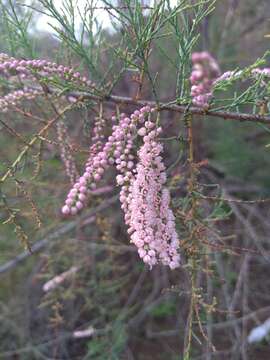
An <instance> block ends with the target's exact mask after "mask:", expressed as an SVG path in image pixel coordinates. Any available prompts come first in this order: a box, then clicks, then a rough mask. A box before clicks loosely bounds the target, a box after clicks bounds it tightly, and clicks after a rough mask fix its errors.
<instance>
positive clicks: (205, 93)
mask: <svg viewBox="0 0 270 360" xmlns="http://www.w3.org/2000/svg"><path fill="white" fill-rule="evenodd" d="M192 64H193V67H192V73H191V76H190V82H191V85H192V86H191V96H192V103H193V105H195V106H200V107H207V106H208V103H209V101H210V99H211V98H212V88H213V84H214V82H215V80H216V79H217V77H218V76H219V75H220V69H219V66H218V63H217V61H216V60H215V59H214V58H213V57H212V55H210V54H209V52H207V51H203V52H195V53H193V54H192Z"/></svg>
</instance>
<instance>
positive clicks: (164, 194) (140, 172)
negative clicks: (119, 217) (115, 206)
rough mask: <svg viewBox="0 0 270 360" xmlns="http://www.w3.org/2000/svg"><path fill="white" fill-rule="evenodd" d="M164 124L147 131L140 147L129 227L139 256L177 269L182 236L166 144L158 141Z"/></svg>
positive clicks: (143, 132) (131, 198)
mask: <svg viewBox="0 0 270 360" xmlns="http://www.w3.org/2000/svg"><path fill="white" fill-rule="evenodd" d="M160 131H161V128H158V129H154V130H151V131H150V132H149V134H145V132H146V129H145V128H144V129H143V130H142V131H141V134H142V135H143V134H145V135H144V136H143V141H144V143H143V145H142V147H141V148H140V150H139V151H138V156H139V161H138V164H137V166H136V173H135V176H134V179H133V180H132V182H131V185H130V203H129V206H128V212H129V215H130V217H129V229H128V232H129V233H130V234H131V241H132V242H133V243H134V244H135V245H136V246H137V247H138V252H139V256H140V257H141V258H142V259H143V261H144V262H145V263H147V264H149V265H150V267H152V266H153V265H155V264H157V263H162V264H163V265H169V266H170V268H171V269H174V268H176V267H178V266H179V264H180V256H179V253H178V250H179V239H178V235H177V233H176V229H175V218H174V215H173V212H172V210H171V209H170V194H169V191H168V189H167V188H166V187H165V182H166V172H165V166H164V164H163V161H162V157H161V152H162V150H163V148H162V145H161V144H160V143H158V142H157V141H156V137H157V136H158V134H159V133H160Z"/></svg>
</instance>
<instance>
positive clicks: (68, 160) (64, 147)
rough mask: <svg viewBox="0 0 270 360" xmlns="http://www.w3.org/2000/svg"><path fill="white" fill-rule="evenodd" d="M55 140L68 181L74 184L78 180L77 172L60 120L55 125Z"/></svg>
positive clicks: (64, 128) (66, 135)
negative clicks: (57, 143) (56, 139)
mask: <svg viewBox="0 0 270 360" xmlns="http://www.w3.org/2000/svg"><path fill="white" fill-rule="evenodd" d="M56 127H57V138H58V142H59V146H60V155H61V159H62V162H63V164H64V166H65V170H66V174H67V176H68V177H69V179H70V182H71V184H74V183H75V181H76V179H77V178H78V171H77V168H76V164H75V159H74V157H73V154H72V151H71V144H70V138H69V136H68V132H67V128H66V125H65V123H64V122H63V121H62V120H60V121H59V122H58V123H57V125H56Z"/></svg>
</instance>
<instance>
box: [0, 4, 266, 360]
mask: <svg viewBox="0 0 270 360" xmlns="http://www.w3.org/2000/svg"><path fill="white" fill-rule="evenodd" d="M189 3H191V4H194V3H196V1H189ZM64 4H65V6H64ZM72 4H75V2H72V1H66V2H63V3H62V10H61V9H60V8H61V6H60V5H59V3H58V1H49V0H48V1H47V0H40V1H36V2H33V3H30V2H25V3H23V1H20V2H19V1H12V0H7V1H3V0H2V1H1V2H0V52H5V53H8V54H9V55H10V56H14V57H17V58H27V59H28V58H44V59H48V60H52V61H56V62H57V63H60V64H64V65H73V66H74V67H76V69H78V70H79V71H81V72H82V73H83V74H84V75H85V76H87V77H89V78H90V79H92V80H94V81H95V82H96V83H97V85H98V87H100V88H101V87H103V88H104V89H106V91H107V92H109V93H110V92H112V93H114V94H117V95H123V96H131V97H132V96H134V94H135V93H136V90H137V82H136V79H135V77H134V76H135V75H136V74H137V70H136V67H134V64H133V65H132V63H131V64H130V66H126V65H125V64H128V61H127V60H128V58H129V56H130V57H132V56H133V55H134V53H133V52H132V51H133V46H134V43H133V44H132V36H133V34H132V33H131V34H130V36H128V29H124V28H123V27H121V26H120V25H119V24H118V23H117V21H116V20H115V18H114V17H113V16H112V15H111V14H110V13H109V15H107V18H106V19H110V20H111V21H112V22H111V24H110V25H108V26H106V27H103V26H102V21H103V22H104V21H105V20H104V19H105V18H104V12H105V11H104V10H100V11H99V12H98V13H97V15H96V18H94V16H92V17H90V16H89V13H88V16H89V18H86V17H85V18H84V14H85V12H84V10H85V8H84V7H83V5H81V4H80V3H78V4H79V9H80V10H81V12H80V11H77V10H76V11H75V13H76V14H74V19H73V18H72V12H73V10H72ZM125 4H126V2H125V1H123V2H121V1H120V2H119V6H124V5H125ZM24 5H27V6H24ZM91 5H92V6H96V7H102V6H108V4H107V2H104V3H101V2H98V3H97V4H94V3H91ZM144 5H146V4H145V3H144ZM209 6H210V5H209ZM44 12H46V13H49V14H50V15H51V16H53V18H54V20H53V18H49V20H48V21H49V22H51V24H52V26H53V27H54V29H51V31H42V27H45V28H46V29H47V28H48V26H47V25H46V26H45V18H44V15H43V13H44ZM58 12H59V13H58ZM64 13H65V14H66V16H63V14H64ZM59 14H60V15H61V14H62V15H61V16H60V17H59ZM110 15H111V18H110ZM185 15H186V19H185V18H181V16H182V15H181V14H180V15H179V19H178V21H179V24H180V25H179V26H180V28H181V26H182V28H183V29H185V21H186V22H188V21H189V20H192V16H193V14H192V13H186V14H185V13H184V16H185ZM147 16H148V13H147V11H146V12H145V14H144V17H145V19H147ZM55 19H58V22H57V21H55ZM73 20H74V21H75V23H76V24H75V25H74V24H73ZM83 24H87V27H85V26H84V25H83ZM106 24H107V22H106ZM167 26H168V25H166V26H165V27H164V28H163V29H162V34H163V35H162V36H160V37H158V38H157V39H155V43H154V45H153V49H152V51H153V54H154V56H153V55H150V57H149V63H148V64H149V71H150V72H151V74H153V78H154V76H155V74H158V76H157V79H155V81H154V83H155V89H156V92H157V94H156V95H157V96H158V98H159V99H161V100H163V101H167V100H168V99H171V98H174V96H175V91H176V86H175V67H174V64H173V62H174V59H177V57H178V56H179V52H178V41H179V39H178V37H177V36H175V35H172V36H170V37H168V36H167V35H166V34H167V33H169V32H170V31H171V30H170V27H169V26H168V28H167ZM183 31H184V30H183ZM196 31H197V33H198V34H199V35H200V36H199V37H198V39H197V41H196V42H194V46H193V48H192V51H202V50H207V51H209V52H210V53H211V54H213V55H214V56H215V57H216V59H217V60H218V62H219V64H220V67H221V69H222V72H224V71H226V70H232V69H237V68H243V67H245V66H249V65H251V64H252V63H254V62H255V61H256V60H257V59H258V58H259V57H261V56H262V55H263V54H264V53H265V52H266V51H267V50H268V49H269V42H270V37H267V36H266V35H268V34H270V4H269V1H268V0H225V1H217V2H216V3H215V5H214V8H213V10H212V11H211V12H209V14H207V15H206V16H205V17H203V19H202V20H201V21H200V22H198V25H197V30H196ZM82 33H84V37H82V38H80V36H81V34H82ZM186 38H187V37H186ZM190 50H191V49H190ZM134 51H135V50H134ZM138 53H139V50H138ZM181 56H184V55H183V54H182V55H181ZM188 56H189V55H188ZM133 59H134V58H133ZM123 64H124V65H123ZM267 65H268V66H270V65H269V64H267ZM267 65H266V66H267ZM190 70H191V65H190V64H189V62H187V63H186V68H185V69H184V74H183V76H184V77H185V78H186V79H188V76H189V74H190ZM243 86H244V85H243V84H240V85H239V86H238V87H237V88H233V89H229V90H228V92H227V94H226V95H227V98H232V97H233V96H234V95H235V93H236V92H237V91H242V89H243ZM188 89H189V88H188V86H187V90H185V91H186V93H184V94H182V96H186V95H187V92H188V91H189V90H188ZM7 90H8V86H7V84H6V83H5V82H1V83H0V91H1V95H4V94H5V93H6V92H7ZM152 90H153V89H152V85H151V82H150V81H149V79H148V80H145V82H144V84H143V88H142V94H141V96H142V98H144V99H151V100H153V99H155V94H154V93H153V91H152ZM218 96H219V94H217V98H218ZM63 102H64V100H63ZM96 109H97V108H96V104H94V103H92V102H91V101H89V102H87V103H83V104H80V105H78V106H77V107H76V108H75V109H73V110H72V111H70V112H69V113H68V114H66V116H65V122H66V124H67V127H68V131H69V135H70V137H71V144H72V151H73V154H74V156H75V158H76V162H77V164H78V167H79V170H80V171H81V170H82V169H83V163H84V160H85V159H86V156H87V151H88V147H89V142H90V134H91V132H90V130H91V126H92V125H93V119H94V117H95V116H96V111H97V110H96ZM241 109H243V110H247V111H248V110H249V109H250V107H249V105H248V104H244V105H243V107H242V108H241ZM23 110H24V112H25V113H27V112H31V114H33V115H34V116H38V117H39V118H42V119H43V118H44V119H48V118H50V117H51V116H53V109H52V108H51V107H50V106H49V105H48V103H47V102H46V101H45V100H37V101H34V102H31V103H25V104H24V106H23ZM116 110H117V109H116V108H115V106H113V105H112V104H108V105H107V106H106V109H105V110H104V116H105V118H106V119H110V116H111V114H112V113H114V112H115V111H116ZM120 110H121V111H125V112H127V113H129V114H130V113H131V112H132V111H133V110H135V107H134V106H126V105H120ZM0 119H2V120H3V121H4V122H5V123H7V124H10V125H11V126H12V127H13V128H15V129H16V131H17V132H18V133H20V134H23V137H24V139H26V140H27V139H30V138H31V136H33V134H35V132H36V131H37V128H38V125H39V123H38V122H37V123H34V119H33V118H31V117H27V116H23V115H22V114H21V113H19V112H17V111H14V112H8V113H4V114H0ZM181 120H182V119H181V116H180V115H179V114H177V113H170V112H164V113H163V126H164V129H165V131H164V133H165V134H166V136H168V137H169V136H174V135H177V134H178V132H179V131H180V134H181V135H183V136H184V133H185V126H184V124H183V121H181ZM108 121H109V120H108ZM194 138H195V161H196V162H198V163H200V162H202V163H203V162H205V165H203V166H202V167H201V168H200V175H199V177H198V182H199V183H200V186H202V188H203V189H205V191H207V194H208V195H211V196H219V195H222V197H224V198H231V199H236V200H237V199H243V200H246V201H249V200H253V199H259V198H267V197H270V180H269V179H268V177H269V167H270V156H269V149H270V147H267V145H268V143H269V142H270V141H269V128H268V127H267V126H266V125H262V124H254V123H246V122H245V123H241V122H236V121H224V120H223V119H219V118H214V117H207V116H204V117H203V118H202V117H198V118H197V117H196V116H195V117H194ZM49 139H50V141H47V142H46V141H45V142H42V143H41V144H42V145H40V146H42V151H40V150H39V149H38V148H35V149H33V152H32V153H31V154H30V155H29V156H28V157H26V158H25V160H24V163H23V164H22V165H21V167H20V168H19V169H18V171H17V173H16V179H17V180H19V184H18V183H15V182H12V181H10V182H7V183H6V184H3V185H1V194H2V195H1V208H0V219H1V226H0V254H1V255H0V277H1V287H0V318H1V328H0V358H1V359H23V360H24V359H25V360H28V359H74V360H75V359H93V360H106V359H112V360H118V359H119V360H120V359H127V360H128V359H131V360H132V359H136V360H150V359H155V360H163V359H171V360H174V359H182V357H181V355H180V354H181V353H182V349H183V346H184V338H185V336H186V331H187V330H186V321H187V314H188V309H189V295H190V294H189V290H190V288H189V286H190V285H189V279H188V275H187V271H186V270H187V266H188V265H187V264H188V263H187V262H185V260H184V259H186V256H187V254H184V253H183V267H181V268H180V270H179V269H178V270H175V271H169V270H168V269H167V268H164V267H162V266H156V267H155V268H154V269H152V270H151V271H150V270H149V269H148V268H147V267H146V266H144V264H143V263H142V262H141V261H140V260H139V257H138V255H137V252H136V249H134V247H132V246H131V245H130V244H129V238H128V235H127V234H126V229H125V225H124V222H123V217H122V213H121V211H120V205H119V203H118V201H117V194H118V189H117V188H116V187H115V186H114V178H115V173H114V172H113V171H111V172H109V173H108V174H107V175H106V184H105V181H104V183H103V184H102V185H103V186H104V187H105V186H106V187H105V188H104V193H103V194H101V195H95V196H92V198H91V203H90V205H89V208H88V209H87V210H86V211H85V212H84V213H82V214H81V215H80V216H78V217H76V218H74V219H66V218H64V217H63V216H62V215H61V213H60V209H61V206H62V203H63V201H64V199H65V194H66V193H67V191H68V190H69V182H68V178H67V176H66V175H65V171H64V167H63V164H62V161H61V158H60V154H59V146H58V143H57V137H56V134H55V133H52V134H51V136H50V138H49ZM182 145H183V144H182V143H179V141H177V140H175V141H172V142H171V143H170V144H168V145H167V144H166V146H165V163H166V165H168V166H170V165H171V164H174V162H175V160H176V159H177V156H178V155H177V152H179V147H180V148H181V146H182ZM21 147H22V144H21V143H20V141H18V138H17V137H15V136H14V134H12V133H10V132H9V131H8V130H7V128H6V127H5V126H4V125H2V123H1V124H0V175H1V176H2V175H3V174H4V173H5V171H6V169H7V168H8V167H9V166H10V164H11V163H12V161H13V160H14V159H15V158H16V156H17V155H16V154H18V152H19V150H20V149H21ZM206 160H207V163H206ZM38 167H41V169H40V171H37V168H38ZM186 171H187V170H186V154H184V155H183V158H182V159H181V161H180V162H178V163H177V164H176V165H175V166H174V167H173V169H172V170H171V172H172V176H173V177H172V180H171V188H172V193H173V194H174V203H175V207H177V206H180V207H181V209H184V208H185V199H186V197H187V195H188V194H187V193H186V190H184V185H185V184H186V179H185V174H186ZM33 174H35V176H33ZM20 182H21V183H20ZM20 184H21V186H22V187H23V189H24V190H25V191H27V194H31V199H32V200H31V201H29V199H28V198H27V197H26V196H25V193H24V192H23V191H22V188H21V187H20ZM179 199H180V200H179ZM181 199H184V200H183V201H182V200H181ZM6 202H8V204H9V206H11V207H12V209H15V210H16V211H17V212H16V213H17V218H18V222H19V224H20V225H21V226H22V228H23V231H24V232H25V234H27V236H28V240H29V242H30V244H31V245H32V248H33V250H34V254H33V255H31V256H29V253H28V251H27V250H26V251H25V252H24V248H23V247H22V244H21V242H20V241H19V240H18V237H20V236H18V235H19V234H18V231H17V233H16V232H14V225H13V224H12V223H7V224H5V221H6V220H7V219H8V215H9V214H8V213H7V210H6V208H5V204H6ZM33 204H34V207H36V209H37V212H38V216H39V217H40V220H41V222H42V226H41V228H37V219H36V216H35V211H34V213H33V208H32V205H33ZM201 206H202V210H203V211H204V213H207V214H208V215H209V219H210V220H208V221H209V223H211V222H214V223H215V225H214V226H215V227H214V228H213V229H211V230H209V233H208V234H207V238H208V241H209V243H213V244H214V245H213V246H212V247H211V246H210V247H209V248H208V250H207V251H208V252H207V254H206V257H207V261H206V262H204V263H203V266H202V267H201V270H200V271H199V272H198V274H197V280H196V281H197V284H198V285H197V286H198V288H202V289H203V294H204V295H203V300H202V302H201V305H200V321H197V322H195V323H194V329H193V333H192V337H193V346H192V351H191V357H190V359H194V360H195V359H207V360H210V359H239V360H240V359H243V360H245V359H258V360H259V359H268V358H270V348H269V345H270V344H269V341H268V340H267V338H266V339H265V340H264V341H263V342H261V343H259V344H256V345H253V344H248V342H247V336H248V333H249V331H250V330H251V329H252V328H253V327H254V326H256V325H258V324H260V323H261V322H263V321H264V320H266V319H267V317H269V311H270V293H269V289H270V283H269V276H268V273H269V261H270V256H269V250H270V249H269V231H270V224H269V203H267V202H265V203H264V202H255V203H249V202H237V201H236V202H226V201H222V200H220V201H219V202H216V203H215V204H214V205H213V201H211V200H205V201H204V202H203V203H202V205H201ZM181 229H182V228H181V224H180V225H179V231H180V236H181ZM215 237H219V238H220V239H221V240H220V242H218V243H216V242H215V240H214V238H215ZM204 255H205V254H204ZM74 266H75V267H76V271H74V273H73V274H72V275H71V276H69V277H68V278H67V279H66V281H64V282H63V283H61V284H60V285H59V286H57V287H56V288H55V289H53V290H51V291H47V292H46V291H44V288H43V286H44V284H45V283H46V282H47V281H49V280H50V279H52V278H54V276H56V275H58V274H61V273H63V272H65V271H68V270H69V269H71V268H72V267H74ZM203 303H204V305H203ZM85 330H89V331H90V334H87V333H86V334H84V335H83V337H81V338H79V337H76V334H75V333H74V332H75V331H85ZM210 343H211V344H213V345H211V344H210ZM214 348H215V349H214ZM214 350H215V351H214Z"/></svg>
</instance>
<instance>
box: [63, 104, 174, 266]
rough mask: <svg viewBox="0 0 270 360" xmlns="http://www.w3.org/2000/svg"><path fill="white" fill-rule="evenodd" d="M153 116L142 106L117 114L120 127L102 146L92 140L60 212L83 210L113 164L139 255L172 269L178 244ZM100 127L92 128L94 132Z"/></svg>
mask: <svg viewBox="0 0 270 360" xmlns="http://www.w3.org/2000/svg"><path fill="white" fill-rule="evenodd" d="M152 112H153V110H151V109H150V107H148V106H145V107H142V108H141V109H140V110H136V111H135V112H134V113H133V114H132V115H131V116H129V117H128V116H126V115H125V114H120V116H119V123H118V124H117V125H114V126H113V127H112V135H111V136H109V137H108V139H107V141H106V143H105V144H104V146H102V145H101V143H100V138H99V136H97V135H96V136H95V137H94V139H95V140H96V141H97V142H96V143H94V144H93V145H92V146H91V148H90V155H89V158H88V160H87V162H86V166H85V171H84V173H83V175H82V176H81V177H80V178H79V179H78V181H77V182H76V183H75V184H74V186H73V187H72V189H71V190H70V191H69V193H68V196H67V199H66V201H65V205H64V206H63V208H62V212H63V214H65V215H68V214H71V215H75V214H77V213H78V211H79V210H81V209H82V208H83V207H84V206H85V205H86V203H87V199H88V195H89V194H90V192H91V189H94V188H96V186H97V184H98V182H99V181H100V180H101V179H102V176H103V174H104V173H105V170H106V169H107V168H108V167H109V166H110V165H114V166H115V167H116V170H117V171H118V172H119V175H117V177H116V181H117V184H118V185H119V186H121V190H120V202H121V204H122V205H121V208H122V210H123V211H124V214H125V215H124V217H125V223H126V224H127V226H128V233H129V234H130V237H131V242H132V243H134V244H135V245H136V246H137V248H138V253H139V256H140V257H141V258H142V259H143V261H144V262H145V263H147V264H148V265H150V267H152V266H153V265H155V264H157V263H161V264H163V265H169V266H170V268H171V269H174V268H176V267H178V266H179V264H180V256H179V254H178V250H179V239H178V236H177V233H176V230H175V218H174V215H173V212H172V210H171V209H170V194H169V191H168V189H167V188H166V187H165V183H166V173H165V166H164V164H163V161H162V157H161V156H160V154H161V152H162V145H161V144H160V143H158V141H157V138H158V135H159V134H160V132H161V131H162V129H161V127H157V125H156V123H155V122H153V121H152V120H151V113H152ZM112 120H113V121H115V118H113V119H112ZM101 128H102V127H99V126H98V125H97V124H96V125H95V128H94V133H98V132H99V130H101ZM138 128H139V129H138ZM138 136H139V137H140V138H141V137H142V138H143V144H142V145H141V147H140V149H139V150H138V152H137V155H138V159H137V158H136V156H135V155H136V154H135V155H134V151H135V141H134V140H135V139H136V138H137V137H138ZM136 161H137V165H135V163H136Z"/></svg>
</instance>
